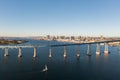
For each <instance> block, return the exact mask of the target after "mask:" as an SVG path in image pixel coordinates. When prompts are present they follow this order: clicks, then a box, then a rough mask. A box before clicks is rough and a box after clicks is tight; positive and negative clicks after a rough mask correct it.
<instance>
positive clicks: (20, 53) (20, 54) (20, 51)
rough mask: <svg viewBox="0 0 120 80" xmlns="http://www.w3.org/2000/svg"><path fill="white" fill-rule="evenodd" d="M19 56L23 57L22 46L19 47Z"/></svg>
mask: <svg viewBox="0 0 120 80" xmlns="http://www.w3.org/2000/svg"><path fill="white" fill-rule="evenodd" d="M18 57H22V50H21V47H19V48H18Z"/></svg>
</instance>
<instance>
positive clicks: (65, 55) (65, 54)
mask: <svg viewBox="0 0 120 80" xmlns="http://www.w3.org/2000/svg"><path fill="white" fill-rule="evenodd" d="M63 56H64V57H67V53H66V46H64V55H63Z"/></svg>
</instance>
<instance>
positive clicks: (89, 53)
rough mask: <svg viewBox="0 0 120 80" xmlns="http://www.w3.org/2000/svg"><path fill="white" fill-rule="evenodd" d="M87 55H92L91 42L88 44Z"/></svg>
mask: <svg viewBox="0 0 120 80" xmlns="http://www.w3.org/2000/svg"><path fill="white" fill-rule="evenodd" d="M87 55H88V56H91V44H88V49H87Z"/></svg>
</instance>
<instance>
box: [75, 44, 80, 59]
mask: <svg viewBox="0 0 120 80" xmlns="http://www.w3.org/2000/svg"><path fill="white" fill-rule="evenodd" d="M76 56H77V57H80V45H78V51H77V55H76Z"/></svg>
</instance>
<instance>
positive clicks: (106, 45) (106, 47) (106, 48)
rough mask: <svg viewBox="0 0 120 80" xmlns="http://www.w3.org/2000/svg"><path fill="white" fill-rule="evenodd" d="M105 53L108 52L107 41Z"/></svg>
mask: <svg viewBox="0 0 120 80" xmlns="http://www.w3.org/2000/svg"><path fill="white" fill-rule="evenodd" d="M104 53H108V44H107V43H105V50H104Z"/></svg>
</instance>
